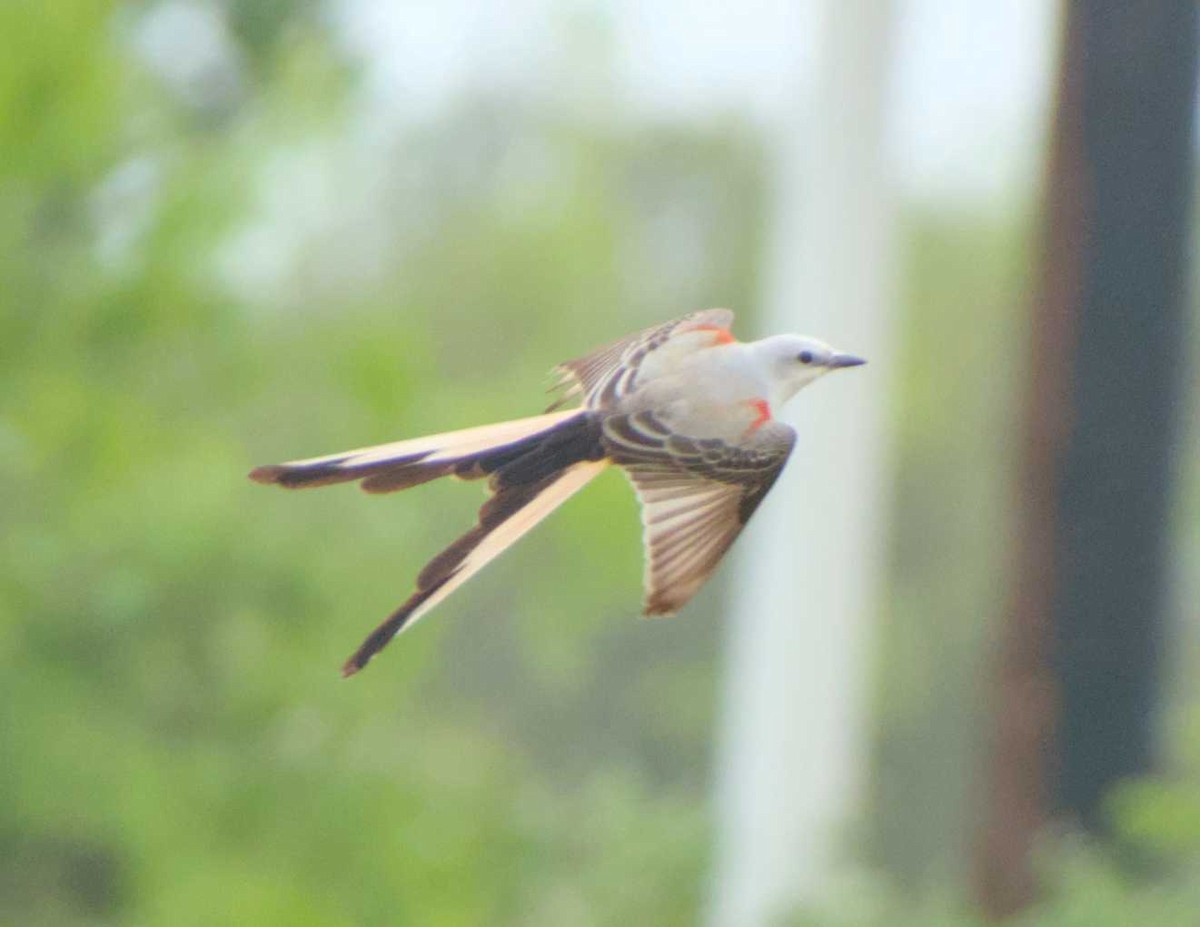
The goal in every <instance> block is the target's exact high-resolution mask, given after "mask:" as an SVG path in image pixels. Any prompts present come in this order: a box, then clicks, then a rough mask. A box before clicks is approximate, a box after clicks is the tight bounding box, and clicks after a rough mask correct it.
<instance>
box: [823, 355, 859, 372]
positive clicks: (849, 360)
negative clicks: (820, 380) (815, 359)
mask: <svg viewBox="0 0 1200 927" xmlns="http://www.w3.org/2000/svg"><path fill="white" fill-rule="evenodd" d="M865 363H866V361H865V360H864V359H863V358H861V357H855V356H854V355H853V354H835V355H833V357H831V358H829V363H828V364H826V366H827V367H828V368H829V369H830V370H838V369H840V368H842V367H861V366H862V365H863V364H865Z"/></svg>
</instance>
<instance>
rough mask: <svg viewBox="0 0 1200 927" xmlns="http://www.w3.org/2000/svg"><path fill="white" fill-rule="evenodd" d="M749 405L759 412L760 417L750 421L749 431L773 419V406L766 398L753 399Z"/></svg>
mask: <svg viewBox="0 0 1200 927" xmlns="http://www.w3.org/2000/svg"><path fill="white" fill-rule="evenodd" d="M747 405H748V406H750V408H752V409H753V410H754V411H755V412H757V413H758V418H756V419H755V420H754V421H752V422H751V423H750V427H749V428H748V429H746V430H747V431H755V430H757V429H759V428H761V427H762V426H763V425H765V424H766V423H767V422H769V421H770V420H771V406H770V405H769V404H768V403H767V400H765V399H751V400H750V401H749V402H748V403H747Z"/></svg>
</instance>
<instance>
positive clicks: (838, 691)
mask: <svg viewBox="0 0 1200 927" xmlns="http://www.w3.org/2000/svg"><path fill="white" fill-rule="evenodd" d="M816 2H817V3H818V4H819V6H820V7H821V11H820V12H821V15H820V16H819V17H818V19H819V21H820V23H821V26H820V29H819V32H818V37H817V42H816V43H815V44H816V48H817V56H818V61H817V63H816V74H815V80H814V81H813V85H812V86H813V95H812V99H811V101H809V105H808V106H807V108H806V109H805V111H804V113H803V114H802V113H799V112H798V113H796V114H795V115H796V118H795V120H794V123H793V124H792V125H790V126H788V132H787V135H788V142H787V144H785V145H783V146H781V148H782V149H783V150H782V151H781V154H780V157H779V160H778V173H777V176H776V182H777V183H776V187H775V192H776V198H775V204H776V214H775V216H774V228H773V234H772V236H771V238H770V242H769V249H770V250H769V253H768V254H767V261H768V264H767V268H766V271H767V290H766V305H765V307H764V310H765V311H764V313H763V329H764V331H766V332H780V331H795V332H801V333H805V334H812V335H815V336H817V337H819V338H822V339H825V340H827V341H829V342H831V343H832V344H834V345H835V346H836V347H838V348H841V349H842V350H845V351H850V352H852V353H855V354H861V355H863V356H865V357H867V358H868V359H869V364H868V366H866V367H863V368H861V369H857V370H852V371H848V372H845V373H839V374H834V375H832V376H830V377H829V378H827V379H826V380H824V381H822V382H820V383H818V384H817V385H815V386H813V387H811V388H810V390H809V391H806V392H804V393H802V394H801V395H800V396H799V397H798V398H797V399H796V400H795V401H794V402H793V408H791V409H789V410H788V411H787V412H786V413H785V415H784V417H785V418H786V419H787V420H788V421H789V422H790V423H791V424H792V425H793V426H795V427H796V428H797V430H798V432H799V440H798V441H797V444H796V451H795V453H794V454H793V458H792V460H791V462H790V463H789V464H788V467H787V470H786V471H785V473H784V476H783V477H782V478H781V480H780V483H779V485H778V486H777V487H776V488H775V490H774V491H773V492H772V494H771V498H770V499H769V500H768V502H767V503H766V504H765V505H763V507H762V509H761V510H760V512H759V514H758V515H757V516H756V519H755V522H756V523H753V524H752V526H751V528H750V530H749V531H748V532H747V536H746V537H745V538H744V540H743V544H742V545H741V549H740V550H739V551H738V560H737V564H736V567H735V574H734V577H733V582H732V589H731V595H732V600H733V607H732V609H731V626H730V640H729V657H728V661H729V662H728V668H727V679H726V691H725V702H724V705H723V714H724V717H723V719H722V720H723V730H722V738H721V742H720V747H719V756H718V764H717V775H718V795H717V815H718V830H717V841H718V845H717V852H716V873H715V882H714V886H713V893H714V894H713V897H712V899H711V908H710V911H709V922H710V924H712V925H713V927H766V925H768V924H773V923H775V922H776V921H777V919H778V918H779V916H780V915H782V914H784V913H786V912H787V911H788V910H790V909H792V908H793V907H794V906H796V905H816V906H820V905H821V904H822V903H823V902H824V901H826V900H828V897H829V896H828V887H829V883H830V879H831V877H832V876H833V875H834V874H835V872H836V866H837V863H838V861H839V858H840V857H841V856H842V855H843V853H842V851H843V850H844V848H845V844H844V838H845V837H846V826H847V825H848V824H850V823H853V816H854V814H855V812H856V811H857V810H858V809H859V807H860V797H861V793H862V788H863V778H864V763H865V757H866V745H867V717H866V711H865V703H866V690H867V678H868V670H869V665H870V650H869V647H870V643H871V639H870V638H871V636H870V633H869V630H870V626H871V624H872V622H873V616H874V613H875V610H876V608H877V600H876V596H877V591H878V589H879V579H880V567H881V565H882V562H883V549H884V542H885V536H886V525H885V514H886V510H887V504H886V499H885V492H884V489H885V478H886V473H887V468H886V462H885V456H886V453H887V449H888V443H889V442H888V441H887V440H886V437H885V416H886V412H887V409H888V405H889V395H890V393H889V383H890V379H889V377H888V371H889V369H890V367H891V357H892V355H893V354H894V351H895V340H894V338H893V337H891V330H892V326H891V324H890V317H891V315H892V312H891V307H892V302H893V299H892V290H893V287H892V276H893V273H892V267H893V261H892V238H893V235H892V229H893V225H894V210H893V205H892V195H891V190H890V185H889V183H888V179H887V176H886V158H885V155H884V148H885V139H884V135H885V132H884V111H885V98H886V93H885V90H886V85H887V78H888V74H889V71H890V68H889V63H890V60H891V54H890V52H891V39H890V32H891V26H892V5H891V3H890V2H889V0H816Z"/></svg>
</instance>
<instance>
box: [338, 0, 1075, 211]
mask: <svg viewBox="0 0 1200 927" xmlns="http://www.w3.org/2000/svg"><path fill="white" fill-rule="evenodd" d="M340 9H341V10H342V17H341V20H340V22H341V25H342V32H343V35H344V36H345V38H346V41H347V44H348V45H349V46H350V47H351V48H352V49H354V50H355V51H356V52H358V53H359V54H361V55H362V56H363V58H364V60H365V61H366V62H368V67H369V69H370V73H371V80H370V84H369V86H370V96H371V104H372V105H373V106H377V107H379V108H380V110H382V111H384V112H386V113H388V114H390V115H391V117H392V118H397V119H401V120H403V119H406V118H421V117H422V116H423V115H426V114H428V113H429V112H431V111H433V110H436V109H437V108H438V107H439V106H441V105H443V104H444V103H445V102H446V101H447V100H448V99H450V98H452V97H453V96H454V95H456V94H457V93H459V92H461V91H462V90H464V89H466V88H469V87H470V86H472V85H473V84H475V83H478V82H486V84H487V85H489V86H497V85H500V86H512V87H513V88H514V89H517V88H519V89H522V90H524V91H530V90H532V91H534V92H539V91H541V92H550V93H554V92H562V88H550V89H547V88H542V87H539V81H541V80H542V79H543V78H544V76H545V74H547V73H552V72H553V71H554V70H555V69H554V67H553V66H554V64H555V62H556V61H561V60H562V59H563V58H564V57H565V56H567V55H570V56H572V60H573V63H577V60H578V58H579V57H580V56H585V55H586V54H587V51H588V48H587V46H588V44H589V43H588V40H587V38H586V35H580V33H584V34H586V33H588V32H589V31H590V32H591V33H593V34H595V33H600V34H601V35H603V33H604V32H605V30H606V29H607V30H608V35H607V41H608V42H609V43H610V45H611V49H612V52H613V57H615V60H616V72H617V73H616V75H615V82H616V85H615V86H611V87H606V88H604V89H605V92H606V93H607V94H610V95H611V96H612V97H613V98H614V105H615V107H616V108H618V109H621V110H623V111H624V112H626V113H629V114H632V115H635V116H636V115H644V116H647V117H662V116H670V117H675V118H685V119H688V118H694V119H704V118H707V117H710V116H713V115H716V114H719V113H722V112H728V111H738V112H746V113H750V114H752V116H753V117H754V118H756V119H758V120H760V121H762V122H763V123H764V125H765V126H766V127H768V128H770V127H772V126H773V125H777V124H778V121H779V120H780V119H781V118H787V117H789V116H790V117H792V118H795V114H796V113H798V112H799V111H800V109H801V105H802V101H803V98H804V89H805V87H806V86H807V85H808V82H809V80H810V79H811V71H812V65H813V63H814V60H815V55H814V52H815V49H814V48H813V47H812V43H811V41H809V40H808V38H807V36H809V35H811V34H813V32H814V28H813V23H814V16H815V13H814V3H812V2H811V0H791V2H785V0H741V2H739V3H736V4H734V3H704V2H700V3H696V2H685V0H657V2H645V0H611V2H608V3H596V4H587V5H585V4H568V3H563V2H561V0H508V2H505V3H487V2H481V0H438V2H436V3H433V2H429V3H420V2H418V3H404V4H397V3H394V2H392V0H346V2H345V3H343V4H342V5H341V7H340ZM606 24H607V25H606ZM1056 34H1057V4H1056V3H1054V2H1051V0H1013V2H1008V3H995V2H994V0H901V2H899V3H898V4H897V29H896V42H897V45H896V58H895V68H894V71H895V80H894V89H893V93H894V103H893V105H892V107H891V111H892V114H893V120H894V121H893V125H892V127H891V128H892V144H893V155H894V159H895V164H896V168H897V174H898V177H897V179H898V180H899V182H900V184H901V187H902V189H903V190H904V191H905V192H906V193H908V194H909V195H916V196H934V197H943V196H952V197H955V198H968V199H976V198H991V197H994V196H997V195H998V194H1001V193H1003V192H1011V191H1012V189H1013V187H1014V186H1018V185H1020V184H1023V183H1026V182H1028V180H1029V178H1030V176H1031V171H1032V170H1033V168H1034V167H1035V165H1036V159H1037V151H1038V145H1039V142H1040V138H1041V132H1042V118H1043V114H1044V109H1045V100H1046V94H1047V86H1048V85H1047V78H1048V74H1049V71H1050V69H1051V67H1052V63H1053V62H1052V58H1053V53H1054V47H1055V39H1056ZM596 41H597V42H600V43H602V42H603V41H604V39H603V38H601V39H598V40H596ZM585 61H586V59H585ZM575 89H576V90H577V89H578V88H575ZM570 90H571V88H567V91H566V92H570Z"/></svg>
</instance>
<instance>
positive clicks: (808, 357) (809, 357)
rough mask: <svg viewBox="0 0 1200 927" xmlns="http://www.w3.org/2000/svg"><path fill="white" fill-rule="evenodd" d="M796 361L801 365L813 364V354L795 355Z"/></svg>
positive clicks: (805, 352) (809, 352) (808, 352)
mask: <svg viewBox="0 0 1200 927" xmlns="http://www.w3.org/2000/svg"><path fill="white" fill-rule="evenodd" d="M796 360H798V361H800V363H802V364H811V363H812V362H813V352H812V351H801V352H800V353H799V354H797V355H796Z"/></svg>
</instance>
